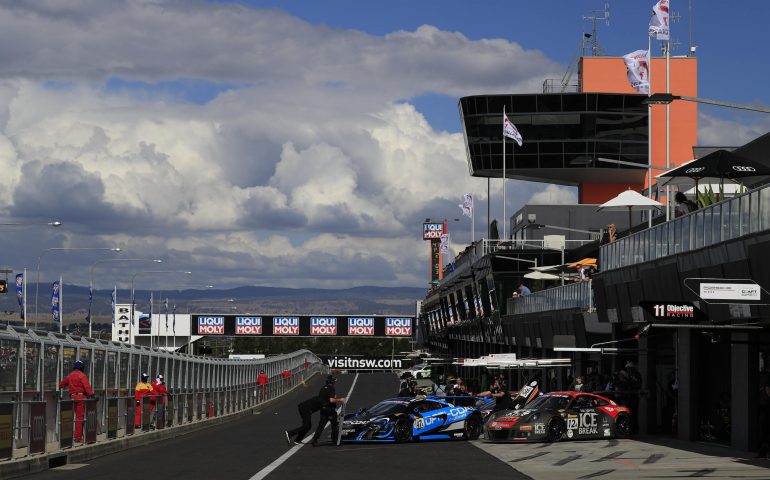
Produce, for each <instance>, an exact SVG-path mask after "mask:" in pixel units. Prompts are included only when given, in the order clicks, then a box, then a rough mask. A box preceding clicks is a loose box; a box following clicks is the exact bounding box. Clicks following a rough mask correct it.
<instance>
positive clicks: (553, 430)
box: [547, 418, 566, 442]
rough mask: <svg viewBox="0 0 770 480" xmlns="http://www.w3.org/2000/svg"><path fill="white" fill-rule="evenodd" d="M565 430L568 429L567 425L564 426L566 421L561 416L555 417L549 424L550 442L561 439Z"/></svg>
mask: <svg viewBox="0 0 770 480" xmlns="http://www.w3.org/2000/svg"><path fill="white" fill-rule="evenodd" d="M565 430H566V427H565V426H564V421H563V420H562V419H561V418H554V419H553V420H551V422H550V423H549V424H548V437H547V438H548V441H549V442H558V441H561V437H562V436H563V435H564V431H565Z"/></svg>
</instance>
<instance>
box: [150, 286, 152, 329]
mask: <svg viewBox="0 0 770 480" xmlns="http://www.w3.org/2000/svg"><path fill="white" fill-rule="evenodd" d="M150 324H152V292H150Z"/></svg>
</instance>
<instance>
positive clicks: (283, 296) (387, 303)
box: [0, 284, 427, 321]
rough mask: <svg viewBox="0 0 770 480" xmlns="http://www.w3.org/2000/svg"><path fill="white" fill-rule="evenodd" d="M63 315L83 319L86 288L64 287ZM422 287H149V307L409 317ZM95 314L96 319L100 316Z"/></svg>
mask: <svg viewBox="0 0 770 480" xmlns="http://www.w3.org/2000/svg"><path fill="white" fill-rule="evenodd" d="M40 288H41V290H40V299H39V302H40V303H39V306H38V308H39V311H40V312H41V314H42V313H43V312H47V311H48V309H49V305H50V303H49V302H50V295H51V294H50V291H49V290H48V287H47V286H46V288H45V290H43V285H42V284H41V286H40ZM63 292H64V298H63V302H62V303H63V306H64V315H65V317H66V318H68V319H70V321H71V320H74V319H77V318H83V319H84V318H85V315H86V311H87V309H88V287H81V286H76V285H67V284H65V285H64V288H63ZM426 292H427V290H426V289H425V288H417V287H375V286H361V287H353V288H345V289H320V288H278V287H256V286H247V287H236V288H231V289H227V290H217V289H203V290H201V289H190V290H181V291H179V290H174V291H154V292H153V299H154V300H153V301H154V308H155V311H156V312H158V311H162V308H163V307H162V305H163V301H164V300H165V298H167V297H168V299H169V308H171V305H174V304H175V305H176V306H177V312H178V313H188V312H189V313H215V312H216V313H229V312H233V313H239V312H241V313H264V314H268V313H280V314H290V313H294V314H298V315H303V314H305V315H307V314H313V313H318V314H370V315H375V314H393V315H414V313H415V304H416V302H417V301H418V300H421V299H422V298H423V297H424V296H425V294H426ZM111 294H112V290H94V300H93V305H92V307H91V312H92V315H93V316H94V320H95V321H99V320H101V319H108V318H109V315H110V296H111ZM130 296H131V292H130V291H128V290H120V289H118V303H129V302H130V301H131V299H130ZM3 297H4V298H2V299H0V320H6V319H14V320H15V319H17V318H18V308H19V307H18V304H17V303H16V296H15V295H14V293H13V291H11V292H9V293H8V294H6V295H3ZM135 299H136V305H137V308H138V309H140V310H144V311H146V310H147V308H148V307H149V299H150V291H149V290H137V291H136V292H135ZM27 302H28V307H27V311H28V314H29V315H30V316H31V315H32V314H33V312H34V309H35V305H34V302H35V293H34V285H31V286H30V288H29V290H28V292H27ZM100 317H101V318H100Z"/></svg>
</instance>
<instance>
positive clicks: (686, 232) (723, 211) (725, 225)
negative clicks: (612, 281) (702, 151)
mask: <svg viewBox="0 0 770 480" xmlns="http://www.w3.org/2000/svg"><path fill="white" fill-rule="evenodd" d="M768 229H770V184H768V185H765V186H762V187H760V188H757V189H755V190H751V191H749V192H746V193H744V194H741V195H737V196H735V197H732V198H729V199H726V200H723V201H721V202H719V203H715V204H713V205H709V206H707V207H705V208H700V209H698V210H696V211H694V212H692V213H690V214H688V215H684V216H682V217H679V218H676V219H674V220H671V221H669V222H665V223H661V224H660V225H657V226H655V227H653V228H649V229H646V230H643V231H641V232H637V233H634V234H632V235H629V236H627V237H623V238H619V239H618V240H615V241H614V242H612V243H607V244H605V245H602V246H601V248H600V254H599V255H600V256H599V258H600V262H599V267H600V271H603V272H606V271H610V270H615V269H619V268H623V267H628V266H631V265H636V264H639V263H644V262H649V261H652V260H657V259H659V258H663V257H668V256H672V255H676V254H679V253H682V252H689V251H692V250H697V249H700V248H704V247H708V246H710V245H714V244H717V243H721V242H726V241H728V240H733V239H736V238H739V237H742V236H745V235H750V234H752V233H757V232H761V231H765V230H768Z"/></svg>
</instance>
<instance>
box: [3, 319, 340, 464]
mask: <svg viewBox="0 0 770 480" xmlns="http://www.w3.org/2000/svg"><path fill="white" fill-rule="evenodd" d="M76 359H80V360H83V361H84V362H85V364H86V368H85V372H84V373H86V375H87V376H88V378H89V382H90V383H91V385H92V387H93V389H94V393H95V395H94V399H89V400H85V415H84V422H83V442H84V443H86V444H89V443H99V442H107V441H110V440H113V439H117V438H122V437H126V436H130V435H141V434H143V433H144V432H149V431H150V430H155V429H163V428H168V427H172V426H177V425H184V424H189V423H195V422H200V421H203V420H206V419H208V418H211V417H218V416H221V415H227V414H231V413H236V412H239V411H244V410H247V409H249V408H252V407H256V406H258V405H260V404H261V403H264V402H267V401H270V400H272V399H274V398H277V397H280V396H281V395H283V394H284V393H286V392H288V391H289V390H291V389H293V388H294V387H295V386H297V385H298V384H299V383H301V382H304V381H305V380H306V379H307V378H308V377H310V376H312V375H313V374H315V373H317V372H325V371H327V368H326V367H325V366H324V365H323V363H322V361H321V359H319V358H318V357H317V356H316V355H314V354H313V353H311V352H309V351H307V350H302V351H298V352H294V353H291V354H286V355H280V356H276V357H270V358H266V359H261V360H227V359H218V358H208V357H196V356H193V355H187V354H182V353H173V352H165V351H159V350H150V349H149V348H147V347H140V346H136V345H127V344H122V343H118V342H112V341H106V340H97V339H93V338H80V337H72V336H68V335H62V334H57V333H51V332H42V331H33V330H27V329H23V328H15V327H7V326H0V462H2V461H4V460H11V459H18V458H22V457H28V456H34V455H39V454H46V453H54V452H56V451H59V450H63V449H68V448H70V447H72V446H73V440H74V435H73V434H74V431H75V427H76V425H75V424H76V422H77V415H76V414H75V411H74V409H75V403H76V402H75V401H73V400H70V399H69V396H68V395H65V391H63V390H61V389H59V387H58V385H59V381H60V380H61V379H62V378H63V377H64V376H66V375H67V374H68V373H69V372H70V371H71V370H72V365H73V363H74V362H75V360H76ZM260 371H264V372H265V373H266V374H267V375H268V378H269V381H268V383H267V384H266V385H257V376H258V375H259V372H260ZM287 372H288V373H287ZM142 373H147V374H148V375H149V377H150V380H152V379H154V378H155V376H156V375H157V374H158V373H161V374H163V376H164V379H165V381H166V388H167V390H168V396H167V397H162V396H155V397H154V398H151V397H144V398H143V399H142V400H141V401H140V402H137V400H136V399H135V397H134V388H135V385H136V383H137V381H138V380H139V378H140V375H141V374H142ZM153 400H154V401H153ZM135 420H138V422H136V423H135ZM136 425H138V428H137V427H136Z"/></svg>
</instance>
